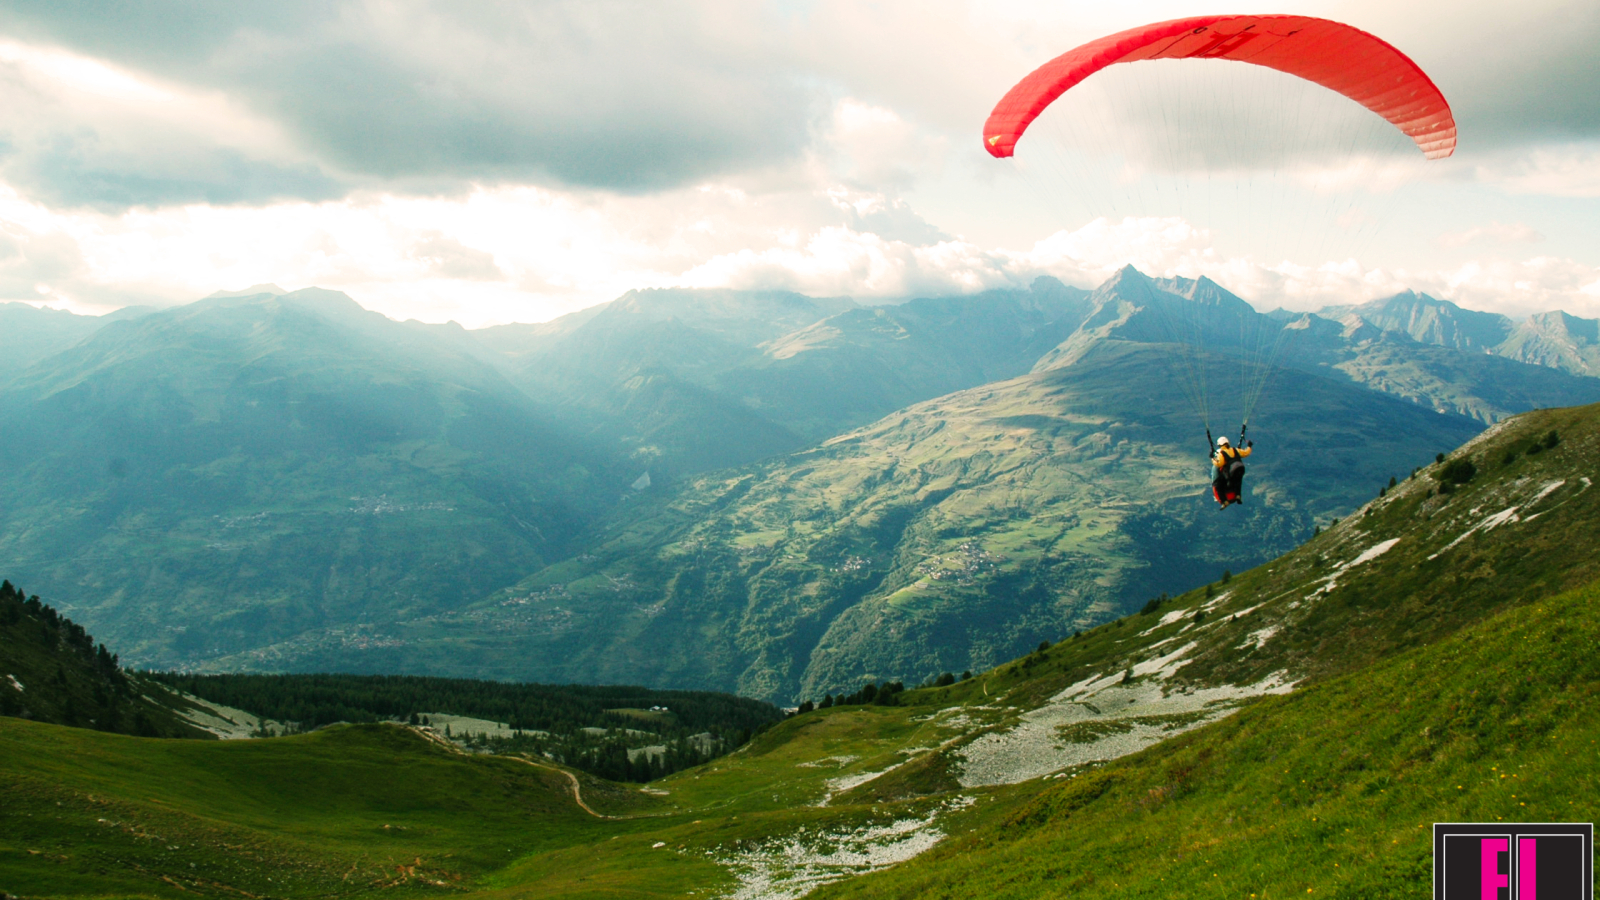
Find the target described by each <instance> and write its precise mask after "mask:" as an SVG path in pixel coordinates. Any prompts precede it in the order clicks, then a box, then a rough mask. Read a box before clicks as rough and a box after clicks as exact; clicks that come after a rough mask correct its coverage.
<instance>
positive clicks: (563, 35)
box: [0, 0, 820, 203]
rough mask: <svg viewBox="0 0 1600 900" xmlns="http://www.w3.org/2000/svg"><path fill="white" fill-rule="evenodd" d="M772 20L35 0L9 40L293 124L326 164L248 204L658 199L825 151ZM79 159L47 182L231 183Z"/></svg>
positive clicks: (692, 14)
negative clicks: (351, 190)
mask: <svg viewBox="0 0 1600 900" xmlns="http://www.w3.org/2000/svg"><path fill="white" fill-rule="evenodd" d="M763 9H764V8H763V7H761V6H759V5H756V4H739V3H720V4H719V3H714V4H710V5H704V4H703V5H697V6H688V5H680V4H660V3H651V2H621V0H573V2H546V3H536V4H528V3H507V4H498V5H491V4H450V3H444V2H437V3H434V2H411V3H404V2H402V3H395V4H384V5H381V6H380V5H376V4H373V5H369V4H363V3H359V2H346V3H294V2H288V3H285V2H274V3H261V4H257V3H244V4H216V3H202V2H178V0H167V2H145V3H138V4H132V3H117V4H102V3H90V2H77V0H50V2H35V0H18V2H11V3H7V4H6V5H5V7H4V9H3V10H0V30H4V31H5V32H6V33H9V34H11V35H13V36H16V37H19V38H22V39H24V40H32V41H36V42H48V43H54V44H60V45H65V46H67V47H69V48H71V49H73V50H75V51H77V52H81V53H84V54H86V55H90V56H94V57H97V58H101V59H105V60H108V61H111V62H113V63H116V64H119V65H123V66H126V67H129V68H133V69H137V70H143V71H147V72H151V73H154V74H156V75H158V76H161V77H164V78H167V79H171V80H174V81H178V82H181V83H185V84H189V85H191V86H196V87H202V88H214V89H220V90H222V91H224V92H226V93H227V95H228V96H230V97H232V98H234V99H235V100H236V101H239V102H242V103H244V104H246V105H247V106H248V107H249V108H250V109H251V110H253V111H254V112H256V113H257V114H260V115H264V116H265V117H267V118H269V119H271V120H273V121H275V122H277V123H278V124H279V125H280V126H281V127H283V128H285V129H286V130H287V131H288V132H289V134H290V135H291V136H292V137H293V139H294V140H295V141H296V142H297V143H298V145H299V146H300V147H301V148H303V150H304V151H306V152H307V153H308V154H309V156H310V158H309V159H308V160H306V162H305V167H304V168H303V169H294V168H292V167H291V168H290V169H287V170H286V169H283V168H281V167H280V168H277V169H275V170H269V169H268V168H263V167H260V166H256V167H254V168H251V167H249V166H246V167H245V168H246V169H248V170H249V171H248V172H242V173H241V174H243V175H245V181H246V182H247V186H246V187H244V188H241V196H243V195H247V194H248V195H251V196H257V197H259V196H261V195H262V192H263V191H266V192H268V193H270V192H272V191H275V190H279V189H282V190H287V191H289V192H300V193H302V194H303V195H305V196H308V197H320V196H324V195H325V194H326V192H327V191H328V190H330V189H331V187H332V185H333V180H332V179H331V178H330V177H329V176H326V175H321V174H320V172H322V171H334V172H338V173H339V174H340V177H341V178H342V179H344V180H345V181H346V182H348V183H351V184H355V183H361V182H366V183H372V182H374V181H379V182H382V183H383V184H384V185H385V186H388V187H400V188H402V189H404V188H405V187H407V186H408V185H410V186H412V187H417V188H421V189H424V190H433V189H438V187H439V185H440V184H442V183H448V182H450V181H452V180H471V181H498V180H529V179H533V180H540V179H543V180H554V181H557V182H563V183H566V184H570V185H579V186H593V187H601V188H608V189H615V190H623V191H648V190H653V189H658V188H664V187H671V186H676V185H681V184H684V183H692V181H694V180H695V179H698V178H701V177H705V176H709V175H713V174H717V173H726V172H729V171H737V170H740V169H746V168H753V167H760V166H765V165H770V164H772V163H774V162H778V161H782V160H785V159H790V158H793V157H794V156H796V155H797V154H798V153H799V152H800V151H801V150H802V148H803V147H804V145H805V144H806V142H807V141H808V139H809V135H810V134H811V132H812V123H813V121H814V119H815V118H816V116H817V115H818V114H819V112H820V107H819V103H818V98H819V97H820V93H819V89H818V88H816V87H815V86H814V85H810V86H808V85H807V84H805V83H803V81H802V79H801V78H799V77H798V76H797V74H796V73H795V72H793V71H792V70H791V68H790V67H787V66H786V65H785V64H783V63H782V62H780V60H779V57H781V54H777V53H773V52H771V48H770V47H766V46H764V42H767V41H770V40H772V39H773V34H774V33H775V31H778V30H779V29H775V28H770V27H768V26H770V25H772V24H773V23H770V22H768V21H767V20H766V18H765V17H766V16H767V15H768V13H767V12H764V11H763ZM212 164H213V165H214V166H215V167H216V169H217V171H219V172H220V171H223V170H225V169H226V168H227V165H226V161H225V160H222V159H216V160H213V161H212ZM241 164H242V163H241ZM74 165H75V163H73V162H72V161H71V160H68V161H65V162H63V163H62V164H61V165H60V166H59V167H58V170H56V171H52V170H51V169H50V167H48V166H44V165H43V164H39V165H36V166H35V167H34V171H35V172H36V174H37V180H36V182H35V183H36V184H39V185H52V186H53V190H54V191H56V192H57V193H58V194H61V195H65V194H79V195H82V194H90V195H94V196H96V197H98V198H99V199H100V200H102V201H103V202H106V203H123V202H154V201H155V200H157V199H160V198H162V197H166V198H167V199H172V200H187V199H201V198H205V199H209V197H210V194H208V193H207V192H208V191H213V190H216V189H217V186H216V185H214V184H212V183H211V182H209V181H207V180H205V179H202V180H200V181H199V182H191V183H184V182H182V181H181V180H180V181H173V180H170V179H161V178H155V179H145V180H141V179H140V178H139V177H138V176H137V174H136V173H130V172H123V173H121V174H120V175H111V174H106V173H105V172H100V170H97V169H95V167H93V166H88V167H80V169H79V170H74V169H73V166H74ZM108 171H109V170H108ZM84 172H87V173H88V174H89V177H87V178H85V179H82V180H81V181H80V182H79V183H78V185H77V186H69V185H68V184H67V183H66V181H65V180H64V179H67V178H70V177H75V176H76V175H78V174H83V173H84ZM97 172H99V174H96V173H97ZM223 202H226V201H225V200H224V201H223Z"/></svg>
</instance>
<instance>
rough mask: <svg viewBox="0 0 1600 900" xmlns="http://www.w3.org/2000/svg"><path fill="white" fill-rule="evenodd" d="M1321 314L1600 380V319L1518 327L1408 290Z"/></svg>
mask: <svg viewBox="0 0 1600 900" xmlns="http://www.w3.org/2000/svg"><path fill="white" fill-rule="evenodd" d="M1317 315H1319V316H1322V317H1323V318H1333V319H1344V318H1346V317H1349V316H1355V317H1357V318H1359V319H1360V320H1361V321H1363V322H1366V323H1369V324H1371V325H1372V326H1374V327H1376V328H1378V329H1381V330H1384V331H1396V332H1400V333H1402V334H1406V335H1409V336H1410V337H1411V338H1413V339H1414V340H1416V341H1418V342H1420V343H1424V344H1436V345H1438V346H1441V347H1449V348H1451V349H1455V350H1467V351H1478V352H1482V353H1491V354H1494V355H1495V356H1502V357H1505V358H1506V359H1512V360H1516V361H1518V362H1525V363H1531V364H1533V365H1539V366H1546V367H1548V368H1552V369H1560V370H1561V371H1564V372H1569V373H1571V374H1574V375H1587V376H1595V375H1600V320H1596V319H1583V318H1579V317H1578V316H1573V315H1569V314H1567V313H1565V312H1562V311H1560V310H1554V311H1550V312H1542V313H1535V314H1534V315H1531V316H1528V317H1527V318H1526V319H1523V320H1522V321H1520V322H1518V321H1515V320H1513V319H1511V318H1510V317H1509V316H1503V315H1500V314H1498V313H1486V312H1477V311H1475V310H1470V309H1462V308H1461V307H1459V306H1456V305H1455V304H1454V303H1451V302H1449V301H1448V300H1439V299H1436V298H1434V297H1430V296H1428V295H1427V294H1418V293H1415V292H1412V291H1405V292H1402V293H1400V294H1396V295H1395V296H1393V297H1389V298H1386V299H1382V300H1374V301H1372V302H1370V303H1364V304H1361V305H1359V306H1330V307H1325V308H1323V309H1320V310H1318V311H1317Z"/></svg>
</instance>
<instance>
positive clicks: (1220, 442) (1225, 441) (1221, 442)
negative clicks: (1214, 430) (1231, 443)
mask: <svg viewBox="0 0 1600 900" xmlns="http://www.w3.org/2000/svg"><path fill="white" fill-rule="evenodd" d="M1217 446H1218V447H1226V446H1228V439H1227V438H1226V437H1219V438H1217Z"/></svg>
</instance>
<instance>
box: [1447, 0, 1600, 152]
mask: <svg viewBox="0 0 1600 900" xmlns="http://www.w3.org/2000/svg"><path fill="white" fill-rule="evenodd" d="M1441 39H1442V42H1436V43H1433V44H1431V45H1430V46H1429V47H1428V53H1427V55H1428V57H1430V58H1433V59H1436V60H1437V61H1432V60H1430V61H1429V63H1428V66H1427V68H1428V70H1429V73H1430V74H1432V75H1433V77H1434V79H1435V81H1436V82H1438V84H1439V86H1440V88H1441V89H1442V90H1444V91H1445V95H1446V96H1447V97H1448V98H1449V99H1450V105H1451V108H1452V109H1453V110H1454V111H1455V114H1456V122H1457V124H1458V125H1460V127H1461V135H1462V141H1463V145H1462V146H1463V149H1465V148H1466V147H1468V146H1470V145H1471V144H1472V143H1477V144H1480V145H1485V146H1495V145H1499V146H1504V145H1511V144H1528V143H1541V142H1551V141H1564V140H1573V139H1589V138H1594V137H1596V136H1600V53H1597V52H1596V50H1595V47H1596V46H1597V45H1600V4H1597V3H1594V2H1592V0H1583V2H1571V3H1563V4H1559V5H1556V6H1553V7H1547V8H1544V9H1537V8H1526V9H1524V8H1515V9H1513V8H1510V7H1508V6H1502V7H1501V8H1500V9H1499V10H1498V13H1497V14H1496V15H1494V16H1493V17H1492V18H1491V17H1488V16H1484V17H1482V20H1481V24H1480V26H1479V27H1476V28H1474V29H1473V30H1472V31H1470V32H1467V33H1463V29H1462V28H1461V27H1460V26H1459V25H1455V24H1453V23H1451V22H1449V21H1442V22H1441V25H1440V31H1439V32H1438V33H1437V35H1436V36H1435V37H1434V40H1435V41H1441Z"/></svg>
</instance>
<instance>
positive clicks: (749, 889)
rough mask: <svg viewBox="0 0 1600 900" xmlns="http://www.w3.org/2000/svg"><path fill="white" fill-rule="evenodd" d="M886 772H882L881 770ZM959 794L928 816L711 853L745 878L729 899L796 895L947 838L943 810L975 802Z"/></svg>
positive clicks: (777, 899)
mask: <svg viewBox="0 0 1600 900" xmlns="http://www.w3.org/2000/svg"><path fill="white" fill-rule="evenodd" d="M880 774H881V773H880ZM973 802H974V801H973V799H972V798H971V797H958V798H956V799H955V800H951V801H949V802H948V803H944V804H941V805H940V806H939V807H937V808H935V809H934V810H933V811H932V812H930V813H928V815H927V816H926V817H923V818H904V819H895V820H894V821H891V822H888V823H886V824H883V825H861V826H858V827H855V828H850V827H848V826H844V825H837V826H834V827H833V828H823V829H819V830H817V831H815V832H808V831H807V830H806V829H805V828H800V829H799V830H798V831H796V832H794V833H793V834H790V835H788V836H786V837H783V838H774V839H772V840H769V841H767V842H765V843H762V844H758V845H756V846H755V847H753V848H748V849H739V850H734V851H731V852H730V851H726V850H723V849H721V848H718V849H716V850H712V851H710V852H709V853H708V854H707V855H708V856H709V857H710V858H711V861H712V862H715V863H718V864H720V865H724V866H727V867H728V868H730V869H732V870H733V875H734V877H735V878H737V879H738V881H739V886H738V887H737V888H735V889H734V890H733V891H732V892H730V893H727V894H723V895H722V897H723V900H795V898H797V897H803V896H805V895H806V894H808V893H810V892H811V891H813V890H816V889H817V888H819V887H821V886H823V885H825V884H828V883H830V882H834V881H839V880H841V879H844V878H848V877H851V876H855V875H864V874H866V873H868V872H872V871H875V870H877V869H882V868H886V867H888V866H892V865H894V864H895V863H901V862H905V861H906V860H908V859H911V858H912V857H914V856H917V855H919V854H921V853H924V852H926V851H928V850H930V849H932V848H933V846H934V845H935V844H937V843H939V842H940V841H942V840H944V837H945V834H944V831H943V830H942V829H940V828H939V827H938V825H937V819H938V816H939V814H940V813H945V812H952V811H954V810H958V809H963V808H965V807H968V806H971V805H972V804H973Z"/></svg>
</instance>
